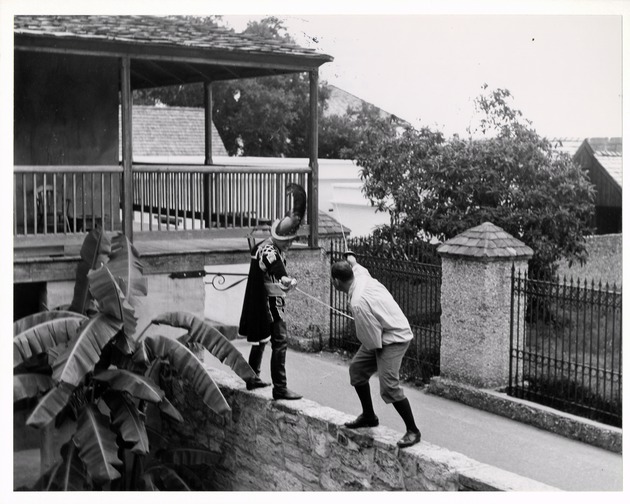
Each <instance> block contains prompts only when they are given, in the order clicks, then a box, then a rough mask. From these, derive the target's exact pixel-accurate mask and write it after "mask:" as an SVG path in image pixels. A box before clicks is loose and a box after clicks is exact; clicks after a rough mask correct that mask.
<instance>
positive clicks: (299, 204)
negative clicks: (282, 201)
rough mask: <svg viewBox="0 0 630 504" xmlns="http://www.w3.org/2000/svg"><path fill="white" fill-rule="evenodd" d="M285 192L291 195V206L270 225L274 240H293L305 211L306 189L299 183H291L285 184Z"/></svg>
mask: <svg viewBox="0 0 630 504" xmlns="http://www.w3.org/2000/svg"><path fill="white" fill-rule="evenodd" d="M287 194H292V195H293V206H292V207H291V210H289V211H287V213H286V214H285V216H284V217H283V218H282V219H276V220H275V221H274V223H273V224H272V225H271V236H272V237H273V238H274V239H276V240H293V239H294V238H295V237H296V236H297V232H298V229H299V228H300V224H302V220H303V219H304V214H305V213H306V191H305V190H304V188H303V187H302V186H301V185H299V184H294V183H291V184H289V185H288V186H287Z"/></svg>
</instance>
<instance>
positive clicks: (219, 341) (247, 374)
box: [153, 311, 256, 381]
mask: <svg viewBox="0 0 630 504" xmlns="http://www.w3.org/2000/svg"><path fill="white" fill-rule="evenodd" d="M153 323H154V324H167V325H170V326H173V327H182V328H185V329H187V330H188V334H189V335H190V336H189V337H184V339H185V341H186V343H188V344H190V343H199V344H200V345H202V346H203V347H204V348H205V349H206V350H208V352H210V353H211V354H212V355H214V356H215V357H216V358H217V359H219V361H220V362H222V363H223V364H225V365H226V366H229V367H230V368H231V369H232V370H233V371H234V372H235V373H236V374H237V375H238V376H239V377H240V378H241V379H242V380H244V381H248V380H250V379H252V378H255V377H256V373H255V372H254V370H253V369H252V368H251V366H250V365H249V363H248V362H247V360H245V358H244V357H243V355H242V354H241V352H239V351H238V349H237V348H236V347H235V346H234V345H232V343H230V340H228V339H227V338H226V337H225V336H224V335H223V334H221V332H220V331H219V330H218V329H216V328H215V327H213V326H212V325H211V324H209V323H208V322H207V321H205V320H204V319H202V318H201V317H198V316H196V315H194V314H192V313H189V312H183V311H178V312H168V313H163V314H161V315H159V316H158V317H156V318H154V319H153Z"/></svg>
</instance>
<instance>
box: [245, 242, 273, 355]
mask: <svg viewBox="0 0 630 504" xmlns="http://www.w3.org/2000/svg"><path fill="white" fill-rule="evenodd" d="M257 251H258V246H256V247H254V249H253V250H252V260H251V262H250V263H249V274H248V276H247V287H245V298H244V300H243V311H242V312H241V320H240V322H239V325H238V332H239V334H241V335H243V336H247V341H249V342H251V343H254V342H259V341H261V340H264V339H265V338H267V337H269V335H270V334H271V322H270V321H269V319H268V311H269V309H268V302H267V291H266V290H265V284H264V273H263V272H262V270H261V269H260V266H259V265H258V260H257V259H256V252H257Z"/></svg>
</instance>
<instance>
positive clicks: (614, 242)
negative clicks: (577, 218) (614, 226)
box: [558, 234, 623, 287]
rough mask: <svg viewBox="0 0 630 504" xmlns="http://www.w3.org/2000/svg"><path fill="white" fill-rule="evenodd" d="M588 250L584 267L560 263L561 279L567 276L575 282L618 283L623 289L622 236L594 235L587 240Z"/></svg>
mask: <svg viewBox="0 0 630 504" xmlns="http://www.w3.org/2000/svg"><path fill="white" fill-rule="evenodd" d="M586 250H587V251H588V260H587V262H586V264H584V266H580V264H579V263H578V264H573V266H571V267H569V264H568V262H567V261H561V262H560V263H559V268H558V274H559V275H560V278H562V277H563V276H566V277H567V279H569V278H570V277H573V279H574V280H577V279H578V278H579V279H580V280H584V279H586V280H587V281H588V282H591V281H594V282H595V283H596V284H597V283H599V282H600V280H601V282H602V284H605V283H606V282H608V283H609V284H610V285H611V286H612V284H614V283H616V284H617V286H618V287H621V284H622V281H623V276H622V264H623V256H622V235H621V234H609V235H594V236H589V237H587V238H586Z"/></svg>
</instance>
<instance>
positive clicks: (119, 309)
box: [88, 265, 138, 336]
mask: <svg viewBox="0 0 630 504" xmlns="http://www.w3.org/2000/svg"><path fill="white" fill-rule="evenodd" d="M88 280H89V282H90V292H91V293H92V296H94V298H95V299H96V300H97V301H98V304H99V307H100V311H101V312H102V313H106V314H107V315H109V316H110V317H112V318H115V319H117V320H121V321H122V322H123V329H124V332H125V334H126V335H128V336H132V335H133V334H134V333H135V332H136V325H137V324H138V318H137V317H136V314H135V310H134V308H133V307H132V306H131V305H130V304H129V303H128V302H127V300H126V299H125V295H124V294H123V291H122V290H120V287H119V286H118V284H117V283H116V279H115V278H114V275H112V273H111V271H110V270H109V265H107V266H101V267H100V268H99V269H97V270H92V271H90V273H89V274H88Z"/></svg>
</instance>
